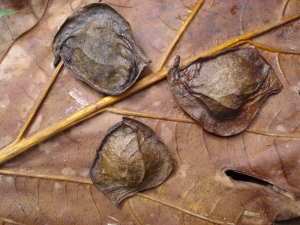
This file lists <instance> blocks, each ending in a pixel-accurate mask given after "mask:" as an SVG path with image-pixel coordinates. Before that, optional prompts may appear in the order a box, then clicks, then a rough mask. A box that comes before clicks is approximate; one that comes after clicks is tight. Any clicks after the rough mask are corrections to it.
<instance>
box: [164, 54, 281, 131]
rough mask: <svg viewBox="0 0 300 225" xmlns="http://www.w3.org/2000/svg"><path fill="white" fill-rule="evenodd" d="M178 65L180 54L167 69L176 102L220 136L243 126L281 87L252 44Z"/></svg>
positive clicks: (204, 126) (238, 129)
mask: <svg viewBox="0 0 300 225" xmlns="http://www.w3.org/2000/svg"><path fill="white" fill-rule="evenodd" d="M178 65H179V57H177V58H176V60H175V63H174V67H173V68H171V69H170V70H169V73H168V81H169V83H170V85H171V88H172V91H173V94H174V96H175V98H176V100H177V101H178V104H179V105H180V107H181V108H182V109H183V110H184V111H185V112H187V113H188V114H189V115H190V116H191V117H193V118H194V119H195V120H196V121H197V122H199V123H200V125H201V126H202V127H203V128H204V129H206V130H208V131H210V132H213V133H215V134H218V135H221V136H229V135H234V134H237V133H240V132H242V131H243V130H244V129H246V128H247V126H248V125H249V124H250V122H251V121H252V119H253V118H254V116H255V114H256V113H257V111H258V108H259V106H260V105H261V103H262V102H263V101H264V100H265V99H266V98H267V97H268V96H269V95H270V94H273V93H278V92H280V91H281V90H282V84H281V83H280V81H279V79H278V78H277V76H276V74H275V72H274V70H273V69H272V68H271V66H270V65H269V64H268V63H267V62H266V61H265V60H264V58H263V57H262V56H261V55H260V54H259V53H258V51H256V50H255V49H252V48H244V49H238V48H235V49H231V50H228V51H226V52H222V53H220V54H217V55H215V56H213V57H207V58H199V59H197V60H195V61H194V62H191V63H190V64H189V65H187V66H185V67H183V68H179V67H178Z"/></svg>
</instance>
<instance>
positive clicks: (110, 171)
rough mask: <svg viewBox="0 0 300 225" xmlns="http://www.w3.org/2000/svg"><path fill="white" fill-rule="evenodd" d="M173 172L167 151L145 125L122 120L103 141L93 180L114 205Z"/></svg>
mask: <svg viewBox="0 0 300 225" xmlns="http://www.w3.org/2000/svg"><path fill="white" fill-rule="evenodd" d="M172 168H173V164H172V159H171V157H170V155H169V153H168V149H167V147H166V146H165V145H164V144H163V143H162V142H161V141H159V140H158V139H157V137H156V135H155V133H154V132H153V130H151V129H150V128H149V127H148V126H146V125H145V124H143V123H141V122H138V121H136V120H133V119H129V118H126V117H123V121H121V122H119V123H117V124H115V125H114V126H112V127H111V128H110V129H109V130H108V133H107V135H106V136H105V138H104V139H103V141H102V143H101V145H100V147H99V149H98V150H97V153H96V157H95V159H94V162H93V163H92V166H91V171H90V175H91V179H92V181H93V183H94V185H95V186H96V187H97V188H98V189H100V190H101V191H102V192H103V193H104V194H105V195H106V196H107V197H108V198H109V199H110V200H111V202H112V203H113V204H115V205H117V204H119V203H120V202H121V201H122V200H123V199H125V198H127V197H129V196H131V195H134V194H136V193H137V192H138V191H142V190H146V189H149V188H152V187H155V186H157V185H159V184H161V183H162V182H164V181H165V180H166V178H167V177H168V176H169V174H170V173H171V171H172Z"/></svg>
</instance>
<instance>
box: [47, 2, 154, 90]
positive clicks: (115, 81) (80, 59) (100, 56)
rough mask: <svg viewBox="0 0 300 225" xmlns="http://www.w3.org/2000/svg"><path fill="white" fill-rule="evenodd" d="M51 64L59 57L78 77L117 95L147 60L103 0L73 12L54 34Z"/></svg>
mask: <svg viewBox="0 0 300 225" xmlns="http://www.w3.org/2000/svg"><path fill="white" fill-rule="evenodd" d="M52 51H53V53H54V56H55V60H54V66H55V67H56V66H57V64H58V62H59V61H60V59H62V60H63V61H64V65H65V66H66V67H67V68H68V69H69V70H70V71H71V73H72V74H73V75H74V76H75V77H76V78H78V79H80V80H82V81H84V82H86V83H88V84H89V85H90V86H92V87H93V88H95V89H96V90H98V91H100V92H102V93H105V94H109V95H119V94H121V93H123V92H124V91H126V90H127V89H128V88H129V87H130V86H131V85H132V84H133V83H134V82H135V81H136V79H137V78H138V76H139V75H140V73H141V71H142V70H143V68H144V67H145V66H146V65H147V64H148V63H150V60H148V59H147V58H146V57H145V56H144V55H143V53H142V52H141V51H140V50H139V48H138V47H137V45H136V44H135V42H134V39H133V35H132V32H131V28H130V25H129V24H128V22H127V21H126V20H125V19H124V18H123V17H122V16H121V15H120V14H118V12H117V11H115V10H114V9H113V8H111V7H110V6H109V5H107V4H104V3H92V4H89V5H86V6H84V7H83V8H81V9H80V10H78V11H76V12H75V13H73V14H72V15H71V16H69V17H68V18H67V20H66V21H65V22H64V23H63V25H62V26H61V28H60V29H59V31H58V32H57V34H56V35H55V38H54V41H53V44H52Z"/></svg>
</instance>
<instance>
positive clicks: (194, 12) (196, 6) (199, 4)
mask: <svg viewBox="0 0 300 225" xmlns="http://www.w3.org/2000/svg"><path fill="white" fill-rule="evenodd" d="M203 2H204V0H199V1H198V2H197V4H196V5H195V7H194V8H193V10H192V11H191V13H190V14H189V15H188V17H187V18H186V20H185V21H184V23H183V25H182V26H181V27H180V29H179V30H178V32H177V34H176V36H175V38H174V39H173V41H172V42H171V44H170V45H169V47H168V49H167V50H166V51H165V53H164V54H163V56H162V58H161V60H160V62H159V64H158V66H157V68H158V69H157V70H158V71H159V70H161V69H162V68H163V66H164V64H165V63H166V61H167V59H168V58H169V55H170V53H171V52H172V50H173V48H174V46H175V45H176V44H177V42H178V40H179V38H180V37H181V35H182V34H183V32H184V31H185V30H186V28H187V26H188V25H189V24H190V22H191V21H192V19H193V18H194V16H195V15H196V13H197V12H198V11H199V9H200V7H201V6H202V4H203Z"/></svg>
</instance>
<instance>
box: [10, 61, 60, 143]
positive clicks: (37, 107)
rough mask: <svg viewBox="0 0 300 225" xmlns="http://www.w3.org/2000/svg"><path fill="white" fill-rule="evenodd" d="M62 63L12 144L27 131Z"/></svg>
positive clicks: (19, 139) (20, 138)
mask: <svg viewBox="0 0 300 225" xmlns="http://www.w3.org/2000/svg"><path fill="white" fill-rule="evenodd" d="M63 65H64V64H63V61H60V63H59V64H58V66H57V67H56V69H55V70H54V72H53V75H52V77H51V79H50V80H49V82H48V84H47V86H46V87H45V88H44V91H43V92H42V94H41V96H40V97H39V99H38V100H37V102H36V103H35V105H34V107H33V109H32V111H31V113H30V115H29V117H28V119H27V120H26V122H25V123H24V125H23V127H22V129H21V131H20V133H19V135H18V137H17V138H16V140H15V141H14V142H13V144H15V143H18V142H20V141H21V140H22V139H23V138H24V135H25V133H26V131H27V130H28V128H29V126H30V124H31V122H32V121H33V119H34V117H35V115H36V113H37V112H38V110H39V108H40V107H41V105H42V103H43V101H44V100H45V98H46V96H47V94H48V93H49V91H50V89H51V87H52V85H53V83H54V81H55V80H56V78H57V76H58V74H59V72H60V70H61V68H62V67H63Z"/></svg>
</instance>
